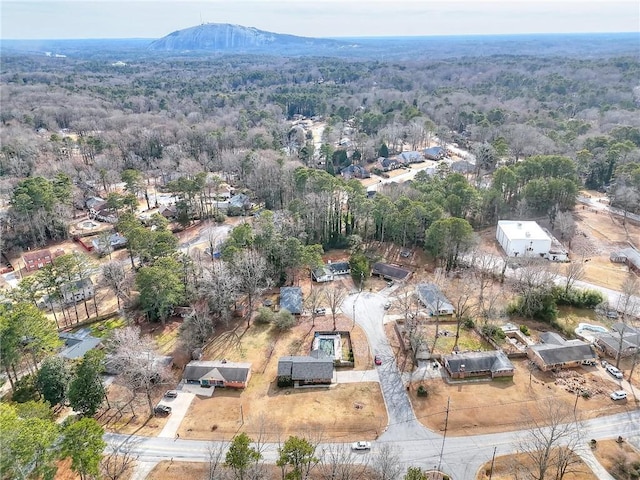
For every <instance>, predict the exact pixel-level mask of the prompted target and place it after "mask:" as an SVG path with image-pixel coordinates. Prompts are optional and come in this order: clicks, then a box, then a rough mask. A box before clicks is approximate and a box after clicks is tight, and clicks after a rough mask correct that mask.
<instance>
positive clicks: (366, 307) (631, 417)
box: [105, 292, 640, 480]
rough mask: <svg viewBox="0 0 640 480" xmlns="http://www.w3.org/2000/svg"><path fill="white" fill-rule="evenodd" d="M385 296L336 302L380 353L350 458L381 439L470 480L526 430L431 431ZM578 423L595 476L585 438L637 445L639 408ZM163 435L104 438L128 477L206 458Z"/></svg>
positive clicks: (191, 443) (365, 377) (204, 452)
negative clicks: (136, 464) (367, 435)
mask: <svg viewBox="0 0 640 480" xmlns="http://www.w3.org/2000/svg"><path fill="white" fill-rule="evenodd" d="M386 301H387V298H386V297H385V296H383V295H380V294H377V293H371V292H360V293H353V294H351V295H350V296H348V297H347V298H346V299H345V301H344V303H343V305H342V307H341V310H342V312H343V313H344V314H346V315H348V316H350V317H351V318H352V319H354V320H355V323H357V324H358V325H360V326H361V327H362V329H363V330H364V331H365V333H366V335H367V338H368V341H369V345H370V348H371V354H372V355H374V354H375V355H379V356H380V357H381V359H382V365H380V366H378V367H376V368H377V373H378V377H379V381H380V386H381V390H382V394H383V397H384V400H385V404H386V407H387V412H388V417H389V421H388V426H387V428H386V429H385V431H384V432H379V436H378V438H377V440H375V441H374V442H372V450H371V452H368V453H363V454H362V455H356V457H355V458H356V461H360V462H363V463H364V462H369V461H371V459H372V457H373V456H374V455H376V450H377V449H379V448H380V447H381V446H383V445H385V444H387V445H390V446H391V447H393V449H394V451H395V453H396V454H397V455H398V456H399V459H400V462H401V464H402V466H403V468H404V469H406V468H408V467H410V466H417V467H422V468H424V469H433V468H437V467H438V466H439V467H440V469H441V470H442V471H443V472H445V473H447V474H449V475H451V476H452V478H453V479H455V480H473V479H475V478H476V474H477V472H478V470H479V468H480V467H481V466H482V465H483V464H484V463H486V462H488V461H489V460H490V459H491V457H492V455H493V453H494V448H495V449H496V455H497V456H501V455H507V454H510V453H514V452H516V450H517V449H518V442H519V441H520V440H522V438H523V437H524V436H525V435H526V433H527V431H526V430H517V431H511V432H504V433H494V434H488V435H475V436H464V437H450V436H449V437H447V438H446V439H445V438H444V437H443V434H442V433H441V432H434V431H431V430H429V429H427V428H426V427H424V426H423V425H422V424H421V423H420V422H419V421H418V419H417V418H416V416H415V414H414V412H413V409H412V407H411V402H410V401H409V397H408V395H407V390H406V387H405V384H404V382H403V381H402V377H401V375H400V372H399V370H398V367H397V365H396V362H395V358H394V356H393V353H392V350H391V346H390V345H389V342H388V339H387V337H386V335H385V332H384V324H383V320H384V314H385V310H384V304H385V302H386ZM354 315H355V317H354ZM357 376H359V377H360V381H375V375H373V374H372V372H371V371H364V372H358V375H357ZM357 376H356V377H357ZM351 377H354V376H353V375H352V376H351ZM351 377H350V378H349V380H350V381H358V378H355V377H354V378H351ZM578 428H579V429H580V435H581V443H580V447H579V448H578V449H577V452H576V453H578V454H579V455H580V457H581V458H582V459H583V460H584V461H585V462H586V464H587V465H589V466H590V467H591V468H592V470H593V471H594V473H595V474H596V475H597V476H598V478H600V479H606V480H609V479H611V478H613V477H611V476H610V475H609V474H608V473H607V472H606V470H604V468H603V467H602V466H601V465H600V464H599V463H598V462H597V461H596V459H595V457H594V455H593V452H592V451H591V449H590V448H589V446H588V442H589V441H590V440H591V439H606V438H616V437H618V436H622V437H623V438H624V440H625V441H628V442H632V443H633V444H635V445H636V446H638V445H640V411H639V410H633V411H631V412H626V413H621V414H616V415H610V416H606V417H600V418H595V419H592V420H587V421H584V422H581V423H579V425H578ZM163 433H164V431H163ZM166 433H169V432H166ZM168 437H169V435H162V436H160V437H139V436H126V435H118V434H112V433H108V434H106V435H105V440H106V441H107V442H108V444H109V447H108V448H114V447H117V446H118V445H121V444H123V442H124V443H125V444H126V445H128V446H129V447H130V448H131V453H133V454H135V455H137V456H138V457H139V461H140V462H142V463H141V465H140V468H138V469H137V470H136V475H134V478H140V479H142V478H144V476H143V475H146V473H145V472H148V471H149V469H150V468H151V466H152V465H153V464H154V463H155V462H158V461H162V460H169V459H171V460H172V461H195V462H206V461H208V455H209V454H208V451H209V447H210V445H211V442H207V441H196V440H180V439H175V438H168ZM330 447H331V448H340V447H342V448H349V444H348V443H345V444H336V443H326V444H321V445H319V447H318V448H319V449H320V450H321V449H327V448H330ZM277 456H278V445H277V444H267V445H266V446H265V449H264V451H263V458H264V461H265V462H267V463H271V464H272V463H275V461H276V459H277Z"/></svg>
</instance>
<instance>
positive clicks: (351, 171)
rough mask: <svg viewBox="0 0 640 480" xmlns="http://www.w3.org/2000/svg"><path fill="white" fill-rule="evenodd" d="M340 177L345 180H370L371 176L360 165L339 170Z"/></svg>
mask: <svg viewBox="0 0 640 480" xmlns="http://www.w3.org/2000/svg"><path fill="white" fill-rule="evenodd" d="M340 175H342V177H343V178H345V179H349V178H371V174H370V173H369V171H368V170H367V169H366V168H364V167H361V166H360V165H349V166H348V167H345V168H343V169H342V170H340Z"/></svg>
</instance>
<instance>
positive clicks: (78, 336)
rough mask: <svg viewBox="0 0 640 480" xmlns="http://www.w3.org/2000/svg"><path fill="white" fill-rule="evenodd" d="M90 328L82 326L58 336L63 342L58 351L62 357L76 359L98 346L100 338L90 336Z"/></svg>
mask: <svg viewBox="0 0 640 480" xmlns="http://www.w3.org/2000/svg"><path fill="white" fill-rule="evenodd" d="M90 333H91V330H89V329H87V328H83V329H81V330H78V331H77V332H75V333H70V332H69V333H67V332H62V333H60V334H58V338H60V340H62V341H63V342H64V348H63V349H62V350H60V352H59V353H58V355H59V356H61V357H62V358H66V359H69V360H76V359H79V358H82V357H84V355H85V353H87V352H88V351H89V350H93V349H94V348H96V347H98V346H99V345H100V343H101V342H102V339H100V338H96V337H92V336H91V335H90Z"/></svg>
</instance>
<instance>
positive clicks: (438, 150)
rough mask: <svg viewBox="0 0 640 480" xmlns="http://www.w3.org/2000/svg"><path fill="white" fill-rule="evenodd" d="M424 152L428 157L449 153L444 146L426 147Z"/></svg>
mask: <svg viewBox="0 0 640 480" xmlns="http://www.w3.org/2000/svg"><path fill="white" fill-rule="evenodd" d="M423 152H424V154H425V155H426V156H427V157H430V158H437V157H441V156H444V155H445V154H446V153H447V152H446V151H445V149H444V148H442V147H431V148H425V149H424V150H423Z"/></svg>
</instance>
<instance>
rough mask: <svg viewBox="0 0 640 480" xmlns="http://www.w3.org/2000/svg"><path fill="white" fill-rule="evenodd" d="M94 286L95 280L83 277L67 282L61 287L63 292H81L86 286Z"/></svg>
mask: <svg viewBox="0 0 640 480" xmlns="http://www.w3.org/2000/svg"><path fill="white" fill-rule="evenodd" d="M91 287H93V281H92V280H91V279H90V278H81V279H80V280H74V281H71V282H67V283H65V284H63V285H62V287H60V289H61V290H62V292H63V293H66V292H80V291H82V290H84V289H86V288H91Z"/></svg>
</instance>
